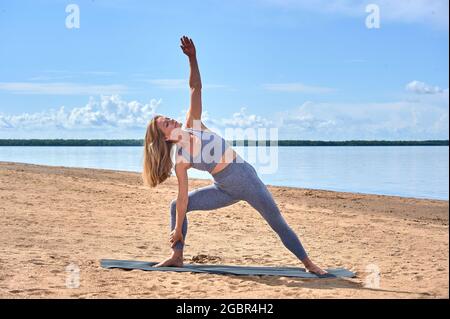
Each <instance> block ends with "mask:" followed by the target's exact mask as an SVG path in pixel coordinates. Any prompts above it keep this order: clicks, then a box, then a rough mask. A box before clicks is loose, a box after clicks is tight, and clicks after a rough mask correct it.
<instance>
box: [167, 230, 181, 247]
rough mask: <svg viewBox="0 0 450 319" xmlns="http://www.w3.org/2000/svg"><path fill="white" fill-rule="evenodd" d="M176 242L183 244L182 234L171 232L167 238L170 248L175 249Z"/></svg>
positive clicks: (176, 231) (175, 231)
mask: <svg viewBox="0 0 450 319" xmlns="http://www.w3.org/2000/svg"><path fill="white" fill-rule="evenodd" d="M178 241H181V243H184V239H183V234H182V233H181V231H179V230H176V229H174V230H172V232H171V233H170V236H169V242H170V244H171V247H172V248H173V247H175V245H176V243H177V242H178Z"/></svg>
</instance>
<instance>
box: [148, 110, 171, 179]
mask: <svg viewBox="0 0 450 319" xmlns="http://www.w3.org/2000/svg"><path fill="white" fill-rule="evenodd" d="M159 117H161V115H155V116H154V117H153V118H152V119H151V120H150V122H149V123H148V125H147V132H146V133H145V140H144V164H143V171H142V179H143V182H144V185H146V186H150V187H155V186H156V185H158V184H160V183H162V182H164V181H165V180H166V179H167V178H168V177H170V175H171V172H172V168H173V165H174V164H173V162H172V156H171V150H172V146H173V144H174V143H173V142H171V141H166V139H165V136H164V133H163V132H162V131H161V130H160V129H159V128H158V126H157V125H156V120H157V119H158V118H159Z"/></svg>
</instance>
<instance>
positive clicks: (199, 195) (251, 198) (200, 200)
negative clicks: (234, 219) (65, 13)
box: [170, 160, 307, 260]
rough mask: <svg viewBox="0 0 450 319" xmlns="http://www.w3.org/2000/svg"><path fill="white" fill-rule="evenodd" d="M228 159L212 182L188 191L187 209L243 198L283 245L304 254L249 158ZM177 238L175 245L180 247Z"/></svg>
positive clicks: (172, 210) (173, 209) (209, 207)
mask: <svg viewBox="0 0 450 319" xmlns="http://www.w3.org/2000/svg"><path fill="white" fill-rule="evenodd" d="M242 161H243V162H242V163H240V162H231V163H230V164H228V166H226V167H225V168H224V169H223V170H221V171H220V172H218V173H217V174H214V175H213V179H214V183H213V184H212V185H209V186H205V187H201V188H198V189H195V190H193V191H191V192H189V201H188V206H187V212H190V211H195V210H213V209H217V208H221V207H225V206H229V205H232V204H234V203H237V202H239V201H240V200H244V201H246V202H247V203H249V204H250V205H251V206H252V207H253V208H255V209H256V210H257V211H258V212H259V213H260V214H261V215H262V216H263V217H264V219H265V220H266V221H267V223H268V224H269V225H270V227H272V229H273V230H274V231H275V232H276V233H277V234H278V236H279V237H280V239H281V241H282V242H283V244H284V246H286V248H287V249H289V250H290V251H291V252H292V253H293V254H294V255H295V256H297V258H299V259H300V260H303V259H304V258H306V257H307V254H306V252H305V249H304V248H303V246H302V244H301V242H300V240H299V239H298V237H297V235H296V234H295V233H294V231H293V230H292V229H291V227H289V225H288V224H287V223H286V221H285V219H284V218H283V216H282V215H281V213H280V210H279V209H278V207H277V205H276V203H275V201H274V199H273V197H272V194H271V193H270V192H269V190H268V189H267V187H266V185H265V184H264V183H263V182H262V181H261V180H260V178H259V177H258V175H257V173H256V170H255V169H254V168H253V166H252V165H250V164H249V163H248V162H246V161H244V160H242ZM170 213H171V228H170V229H171V230H173V229H174V228H175V221H176V200H173V201H172V202H171V203H170ZM187 226H188V221H187V217H185V218H184V222H183V226H182V233H183V238H184V239H186V234H187ZM183 246H184V245H183V243H182V242H181V241H178V242H177V243H176V245H175V246H174V249H183Z"/></svg>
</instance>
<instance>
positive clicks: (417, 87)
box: [406, 81, 445, 94]
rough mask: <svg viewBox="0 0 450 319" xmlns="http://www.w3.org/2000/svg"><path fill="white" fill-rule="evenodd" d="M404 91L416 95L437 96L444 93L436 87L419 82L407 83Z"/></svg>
mask: <svg viewBox="0 0 450 319" xmlns="http://www.w3.org/2000/svg"><path fill="white" fill-rule="evenodd" d="M406 90H407V91H409V92H413V93H417V94H439V93H444V92H445V90H444V89H442V88H440V87H438V86H432V85H429V84H426V83H424V82H420V81H411V82H409V83H408V84H407V85H406Z"/></svg>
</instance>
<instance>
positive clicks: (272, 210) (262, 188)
mask: <svg viewBox="0 0 450 319" xmlns="http://www.w3.org/2000/svg"><path fill="white" fill-rule="evenodd" d="M246 197H247V198H246V199H245V201H246V202H248V203H249V204H250V205H251V206H252V207H253V208H255V209H256V210H257V211H258V212H259V213H260V214H261V215H262V216H263V217H264V219H265V220H266V221H267V223H268V224H269V225H270V227H272V229H273V230H274V231H275V232H276V233H277V234H278V236H279V237H280V239H281V241H282V242H283V244H284V246H286V248H287V249H289V250H290V251H291V252H292V253H293V254H294V255H295V256H297V258H298V259H300V260H301V261H304V260H306V259H307V257H308V255H307V254H306V251H305V249H304V248H303V246H302V244H301V242H300V239H299V238H298V237H297V235H296V234H295V232H294V231H293V230H292V228H291V227H290V226H289V225H288V224H287V222H286V220H285V219H284V217H283V216H282V215H281V212H280V210H279V209H278V206H277V204H276V203H275V201H274V199H273V197H272V194H271V193H270V192H269V190H268V189H267V187H266V185H264V183H263V182H262V181H260V180H259V179H258V181H257V185H254V188H253V192H252V194H251V195H250V196H246Z"/></svg>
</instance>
